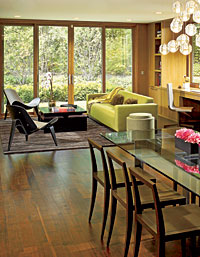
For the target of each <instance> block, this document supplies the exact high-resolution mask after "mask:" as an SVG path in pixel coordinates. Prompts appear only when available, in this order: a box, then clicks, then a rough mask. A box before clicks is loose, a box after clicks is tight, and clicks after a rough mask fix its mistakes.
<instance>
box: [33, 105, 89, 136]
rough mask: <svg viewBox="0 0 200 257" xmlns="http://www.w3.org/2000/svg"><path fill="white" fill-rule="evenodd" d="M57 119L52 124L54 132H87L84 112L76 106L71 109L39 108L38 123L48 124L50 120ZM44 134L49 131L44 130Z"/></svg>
mask: <svg viewBox="0 0 200 257" xmlns="http://www.w3.org/2000/svg"><path fill="white" fill-rule="evenodd" d="M55 117H58V121H57V122H56V123H55V124H54V129H55V132H68V131H85V130H87V115H86V110H84V109H83V108H81V107H80V106H77V108H73V107H40V108H39V116H38V120H39V121H44V122H48V121H49V120H51V119H52V118H55ZM44 132H45V133H47V132H49V130H45V131H44Z"/></svg>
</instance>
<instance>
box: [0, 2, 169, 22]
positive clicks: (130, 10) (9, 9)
mask: <svg viewBox="0 0 200 257" xmlns="http://www.w3.org/2000/svg"><path fill="white" fill-rule="evenodd" d="M172 2H173V0H0V18H9V19H10V18H11V19H15V18H16V17H15V16H20V17H18V18H17V19H42V20H80V21H109V22H137V23H149V22H153V21H159V20H164V19H168V18H172V17H173V16H174V15H173V13H172V11H171V6H172ZM156 12H162V14H156Z"/></svg>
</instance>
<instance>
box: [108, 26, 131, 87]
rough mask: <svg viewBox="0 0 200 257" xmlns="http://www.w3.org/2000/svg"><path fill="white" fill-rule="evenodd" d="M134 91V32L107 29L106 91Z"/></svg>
mask: <svg viewBox="0 0 200 257" xmlns="http://www.w3.org/2000/svg"><path fill="white" fill-rule="evenodd" d="M117 86H120V87H123V88H125V89H126V90H129V91H132V30H131V29H115V28H114V29H113V28H112V29H106V89H107V91H111V90H112V89H113V88H115V87H117Z"/></svg>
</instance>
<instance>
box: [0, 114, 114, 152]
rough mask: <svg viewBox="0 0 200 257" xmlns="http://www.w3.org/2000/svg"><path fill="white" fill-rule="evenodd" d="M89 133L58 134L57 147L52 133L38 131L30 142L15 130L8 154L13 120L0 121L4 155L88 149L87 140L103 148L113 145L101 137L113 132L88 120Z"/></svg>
mask: <svg viewBox="0 0 200 257" xmlns="http://www.w3.org/2000/svg"><path fill="white" fill-rule="evenodd" d="M87 121H88V125H87V128H88V129H87V131H75V132H59V133H56V138H57V142H58V146H55V144H54V142H53V139H52V137H51V134H50V133H44V132H43V131H37V132H35V133H33V134H32V135H30V136H29V139H28V142H26V140H25V136H24V135H23V134H20V133H19V132H18V130H17V129H16V130H15V135H14V139H13V143H12V145H11V150H10V151H9V152H8V141H9V136H10V128H11V120H6V121H4V120H1V121H0V136H1V143H2V148H3V152H4V154H11V153H28V152H43V151H52V150H67V149H80V148H88V141H87V138H88V137H89V138H92V139H94V140H95V141H96V142H98V143H99V144H101V145H103V146H110V145H112V143H111V142H109V141H108V140H106V139H104V138H103V137H102V136H100V135H99V134H100V133H105V132H110V131H111V130H110V129H109V128H107V127H105V126H103V125H100V124H98V123H97V122H95V121H93V120H91V119H90V118H88V120H87Z"/></svg>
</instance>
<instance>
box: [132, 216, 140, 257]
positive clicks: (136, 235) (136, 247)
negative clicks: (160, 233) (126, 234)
mask: <svg viewBox="0 0 200 257" xmlns="http://www.w3.org/2000/svg"><path fill="white" fill-rule="evenodd" d="M141 235H142V225H141V224H140V223H139V222H137V221H136V222H135V232H134V241H135V242H134V249H133V256H134V257H138V253H139V249H140V241H141Z"/></svg>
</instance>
